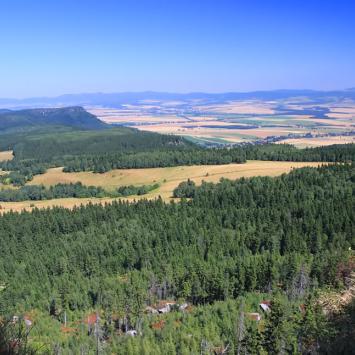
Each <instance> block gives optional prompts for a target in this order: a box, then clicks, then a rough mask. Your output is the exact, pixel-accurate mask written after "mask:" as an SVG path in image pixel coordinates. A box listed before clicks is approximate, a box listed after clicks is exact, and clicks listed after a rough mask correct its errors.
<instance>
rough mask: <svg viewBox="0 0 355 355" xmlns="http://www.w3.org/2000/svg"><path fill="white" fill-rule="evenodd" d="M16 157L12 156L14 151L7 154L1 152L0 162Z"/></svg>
mask: <svg viewBox="0 0 355 355" xmlns="http://www.w3.org/2000/svg"><path fill="white" fill-rule="evenodd" d="M13 157H14V156H13V155H12V150H8V151H6V152H0V161H5V160H11V159H12V158H13Z"/></svg>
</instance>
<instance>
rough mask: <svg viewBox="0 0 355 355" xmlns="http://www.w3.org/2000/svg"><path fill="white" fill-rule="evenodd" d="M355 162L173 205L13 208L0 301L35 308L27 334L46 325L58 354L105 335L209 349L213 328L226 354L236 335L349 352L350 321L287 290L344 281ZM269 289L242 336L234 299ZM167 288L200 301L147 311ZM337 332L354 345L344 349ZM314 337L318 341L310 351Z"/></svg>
mask: <svg viewBox="0 0 355 355" xmlns="http://www.w3.org/2000/svg"><path fill="white" fill-rule="evenodd" d="M354 174H355V170H354V166H353V165H350V164H349V165H348V164H339V165H330V166H324V167H320V168H318V169H315V168H305V169H300V170H295V171H293V172H292V173H291V174H289V175H283V176H280V177H277V178H267V177H255V178H252V179H241V180H237V181H228V180H223V181H221V182H220V183H219V184H217V185H213V184H203V185H202V186H201V187H200V188H198V189H197V191H196V194H195V197H194V198H193V199H192V200H191V201H188V202H187V201H182V202H181V203H177V204H174V203H171V204H164V203H163V202H162V201H161V200H157V201H141V202H139V203H136V204H129V203H123V202H117V203H113V204H112V205H107V206H98V205H90V206H87V207H81V208H77V209H75V210H73V211H69V210H66V209H64V208H55V209H52V210H46V211H39V210H35V211H33V212H31V213H28V212H23V213H21V214H17V213H8V214H6V215H3V216H1V217H0V282H1V283H0V285H1V293H0V310H1V312H2V313H3V314H4V315H8V316H9V315H13V314H19V313H20V312H28V313H25V314H27V315H28V314H29V315H31V314H32V315H33V316H32V317H33V319H34V320H35V322H36V323H35V324H36V325H35V326H34V328H33V332H31V333H30V336H31V337H34V336H35V334H36V329H38V333H37V334H38V336H37V338H36V339H37V340H38V339H40V340H41V341H42V342H44V343H40V345H42V347H46V348H48V349H53V347H54V346H55V345H56V344H59V345H60V347H61V348H62V349H63V353H72V354H78V353H80V349H82V347H83V346H86V348H87V347H88V344H90V348H89V349H94V347H95V346H96V345H97V343H98V342H102V344H105V346H106V348H105V353H115V354H117V353H120V354H158V355H159V354H199V353H203V354H213V352H201V351H200V350H201V344H203V342H204V340H205V341H207V342H208V343H211V344H216V345H219V346H222V345H224V347H227V346H228V348H229V349H230V353H231V354H237V353H238V349H240V348H241V347H242V346H243V347H245V348H246V349H247V350H248V351H243V352H241V353H243V354H245V353H247V354H282V353H287V354H311V353H312V354H316V353H321V354H336V353H342V354H351V353H352V352H349V351H350V349H351V345H350V344H351V341H352V340H351V339H352V337H351V335H350V333H351V328H350V330H349V328H346V327H344V328H343V327H340V326H336V327H335V328H333V327H332V326H330V323H329V322H326V321H325V320H322V318H320V317H323V315H322V313H321V312H320V313H317V315H315V313H313V310H312V308H311V306H305V307H304V309H305V312H304V313H302V312H300V310H299V309H298V308H295V307H294V305H293V303H294V302H296V305H297V304H298V305H299V304H300V303H304V302H307V299H308V298H307V296H308V295H312V294H313V295H315V294H316V290H317V289H319V288H323V287H333V288H334V287H341V286H343V285H345V284H346V279H347V277H348V275H349V272H348V271H349V270H350V272H351V265H350V266H348V265H349V257H351V254H352V251H351V250H354V248H355V240H354V233H353V231H354V221H355V216H354V212H355V208H354V197H353V190H354V182H355V179H354V176H355V175H354ZM272 293H273V294H274V295H275V297H276V296H277V295H279V296H277V297H279V298H281V299H284V301H283V302H284V304H285V305H284V308H283V310H282V311H281V308H280V306H279V305H278V303H274V302H273V303H271V307H272V308H271V312H270V316H268V315H267V314H266V315H265V314H264V313H263V314H262V321H261V322H260V324H259V325H258V324H257V323H256V321H254V323H251V321H250V320H248V319H247V315H248V314H245V324H246V326H248V328H247V329H246V330H245V335H244V338H242V337H239V339H238V337H237V336H236V329H238V324H241V323H242V322H244V320H243V319H242V318H241V317H242V316H239V314H240V310H241V308H240V307H239V306H238V305H237V304H236V305H234V306H233V304H235V303H233V302H234V301H235V300H238V299H239V300H241V299H243V297H246V295H248V294H249V295H251V297H253V299H254V301H253V302H252V303H254V305H252V304H251V305H248V304H247V299H246V298H244V299H245V301H246V307H250V308H249V309H250V311H251V312H256V311H258V310H259V308H260V307H259V305H258V301H257V300H258V299H259V300H260V297H265V298H264V299H266V300H267V299H271V297H272ZM281 295H282V296H281ZM164 299H165V300H176V301H178V300H181V302H187V303H188V304H192V306H191V308H192V313H189V312H185V313H184V314H183V313H182V312H179V311H177V310H176V311H172V312H171V313H170V315H168V316H171V317H173V318H170V321H169V318H167V317H165V315H164V314H160V315H158V314H157V315H154V314H149V315H148V314H146V313H145V312H146V311H147V308H146V306H148V305H149V306H151V305H154V304H156V303H157V302H159V301H160V300H164ZM179 302H180V301H179ZM216 302H217V303H216ZM218 302H223V303H218ZM208 304H210V306H209V305H208ZM216 307H217V308H216ZM297 307H298V306H297ZM34 309H36V310H37V311H34ZM194 309H195V311H194ZM293 309H294V310H295V313H294V311H293ZM93 310H97V311H96V312H100V315H101V317H102V318H101V320H100V321H99V322H100V324H101V325H102V328H101V329H102V334H101V333H100V335H98V336H97V337H96V338H95V337H94V336H93V335H92V334H93V333H92V332H90V327H89V328H88V326H87V324H86V326H82V328H81V326H80V324H81V319H84V320H85V322H86V320H87V319H88V314H90V312H93ZM31 311H33V312H32V313H31ZM38 312H41V313H38ZM259 312H260V313H261V312H262V311H261V310H259ZM20 314H21V313H20ZM36 314H37V316H36ZM253 314H255V313H253ZM249 315H250V314H249ZM238 317H239V318H238ZM264 318H265V319H266V321H264ZM67 319H70V320H71V322H72V323H70V325H69V326H68V325H67ZM95 319H96V318H95ZM113 319H114V321H113ZM63 324H64V325H63ZM78 324H79V325H78ZM92 324H93V323H92ZM61 325H62V328H60V326H61ZM123 325H124V326H123ZM68 327H71V328H69V329H68ZM164 327H165V328H164ZM249 327H251V328H249ZM162 328H164V329H162ZM0 330H1V327H0ZM127 330H131V331H133V330H137V331H138V335H137V336H136V337H130V336H128V335H124V332H127ZM70 332H72V333H70ZM77 334H79V336H77ZM90 334H91V335H90ZM240 334H242V333H240ZM44 335H46V336H44ZM338 335H340V336H342V338H343V340H342V342H341V343H342V346H343V348H344V347H345V348H347V349H345V350H343V351H341V352H336V351H337V349H338V345H337V344H336V340H337V338H338ZM241 339H243V342H242V341H241ZM94 341H96V343H95V342H94ZM315 343H316V344H317V347H318V349H319V352H312V351H311V350H312V346H313V344H315ZM329 343H330V346H331V348H330V349H329V348H327V346H328V344H329ZM33 344H35V343H33ZM95 344H96V345H95ZM333 344H335V345H334V346H333ZM282 347H286V349H285V351H284V352H281V351H278V349H280V348H282ZM132 349H133V350H132ZM147 349H148V350H147ZM275 349H276V350H275ZM297 349H301V350H300V351H298V350H297ZM252 350H253V351H252ZM286 350H287V351H286ZM48 353H53V351H52V352H51V351H50V350H48ZM57 353H58V352H57ZM87 353H89V352H87ZM90 353H91V352H90ZM214 353H215V354H221V352H214Z"/></svg>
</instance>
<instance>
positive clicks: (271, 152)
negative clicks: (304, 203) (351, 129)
mask: <svg viewBox="0 0 355 355" xmlns="http://www.w3.org/2000/svg"><path fill="white" fill-rule="evenodd" d="M242 149H243V150H244V151H245V154H246V159H247V160H274V161H275V160H276V161H324V162H341V161H342V162H350V161H354V160H355V144H334V145H330V146H324V147H314V148H305V149H297V148H296V147H294V146H293V145H290V144H263V145H254V146H252V145H251V146H245V147H243V148H242Z"/></svg>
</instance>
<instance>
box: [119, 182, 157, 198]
mask: <svg viewBox="0 0 355 355" xmlns="http://www.w3.org/2000/svg"><path fill="white" fill-rule="evenodd" d="M158 187H159V184H154V185H142V186H134V185H129V186H120V187H119V188H118V189H117V195H118V196H130V195H138V196H140V195H145V194H147V193H148V192H150V191H153V190H155V189H157V188H158Z"/></svg>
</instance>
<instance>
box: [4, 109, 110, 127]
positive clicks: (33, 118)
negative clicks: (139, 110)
mask: <svg viewBox="0 0 355 355" xmlns="http://www.w3.org/2000/svg"><path fill="white" fill-rule="evenodd" d="M36 126H40V127H43V126H65V127H73V128H79V129H101V128H104V127H106V126H107V125H106V124H105V123H103V122H102V121H100V120H99V119H98V118H97V117H96V116H94V115H92V114H91V113H89V112H87V111H85V110H84V109H83V108H82V107H79V106H74V107H64V108H38V109H31V110H20V111H9V110H2V111H0V132H1V131H7V130H12V131H13V130H23V129H24V128H28V127H36Z"/></svg>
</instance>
